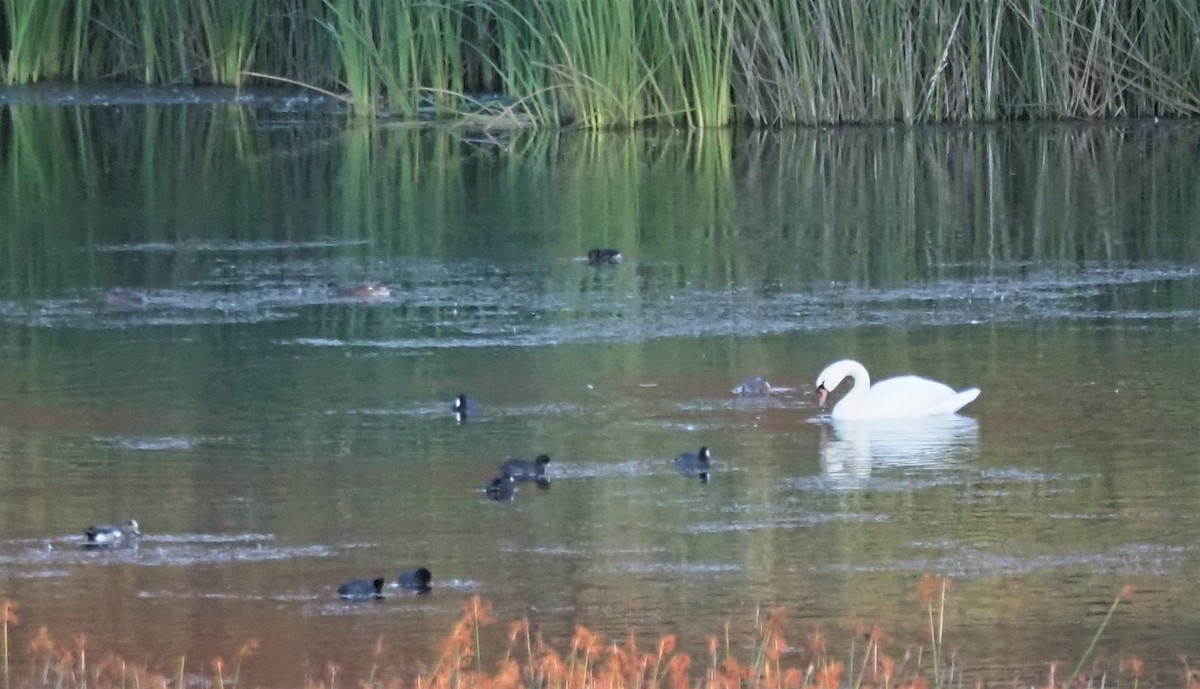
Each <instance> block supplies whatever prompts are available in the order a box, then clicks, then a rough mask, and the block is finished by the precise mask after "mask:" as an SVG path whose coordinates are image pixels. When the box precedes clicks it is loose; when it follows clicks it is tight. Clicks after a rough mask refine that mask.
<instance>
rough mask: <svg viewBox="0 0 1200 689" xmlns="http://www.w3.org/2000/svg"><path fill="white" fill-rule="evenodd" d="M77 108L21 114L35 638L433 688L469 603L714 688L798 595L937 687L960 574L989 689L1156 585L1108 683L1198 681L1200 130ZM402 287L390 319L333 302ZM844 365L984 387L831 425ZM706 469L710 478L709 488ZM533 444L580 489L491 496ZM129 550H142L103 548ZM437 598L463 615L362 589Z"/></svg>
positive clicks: (0, 151) (11, 515)
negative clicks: (881, 418) (631, 129)
mask: <svg viewBox="0 0 1200 689" xmlns="http://www.w3.org/2000/svg"><path fill="white" fill-rule="evenodd" d="M56 98H57V100H56V99H55V98H52V99H50V101H51V102H46V101H45V100H37V99H36V98H35V99H32V100H28V101H21V102H8V104H7V105H6V106H5V109H4V110H2V111H0V227H2V228H3V230H2V231H0V237H2V241H0V265H2V266H3V269H2V270H0V595H2V596H3V597H7V598H11V599H13V600H16V601H17V602H18V603H20V605H21V610H20V613H21V617H22V620H23V622H25V624H24V625H23V626H22V627H19V628H18V629H17V633H18V642H19V643H22V644H25V645H27V643H28V639H29V638H30V637H31V636H32V633H33V628H34V627H36V626H37V625H42V624H45V625H48V626H49V627H50V629H51V632H52V633H54V634H56V635H58V636H59V637H60V638H62V639H70V638H73V635H75V634H79V633H84V634H87V635H88V638H89V639H90V641H89V646H90V647H91V648H92V649H99V650H101V651H103V652H113V653H117V654H119V655H121V656H123V657H125V658H128V659H130V660H133V661H136V662H139V663H149V664H150V665H151V666H152V667H157V668H159V669H163V670H168V669H170V668H171V667H173V666H174V665H175V664H177V662H178V658H179V657H180V656H183V655H186V656H187V658H188V659H189V662H195V663H196V664H197V665H198V666H201V665H203V664H204V663H205V662H207V660H208V659H211V658H213V657H215V656H218V655H222V656H224V657H226V658H229V657H231V656H232V655H233V653H234V652H235V651H236V650H237V649H238V647H240V646H241V645H242V643H244V642H245V641H246V640H247V639H250V638H256V639H257V640H258V641H259V642H260V643H261V645H262V647H261V650H260V651H259V652H258V654H257V655H256V656H255V657H254V658H253V659H251V660H250V661H249V662H248V664H247V666H246V668H245V670H244V675H245V677H246V678H248V681H250V682H251V683H253V684H255V685H263V686H285V685H289V686H290V685H294V684H296V683H298V682H299V681H301V679H302V678H303V677H305V676H311V675H313V674H316V675H320V674H321V673H322V672H323V667H324V665H325V663H326V662H328V661H333V662H336V663H338V664H339V665H341V666H342V667H343V672H345V673H347V674H346V676H348V677H349V676H361V675H362V674H363V673H365V671H366V667H367V665H368V664H369V663H370V658H371V653H372V650H373V646H374V642H375V639H376V638H377V637H378V636H379V635H381V634H382V635H384V636H385V637H386V639H387V642H388V647H389V653H390V654H391V655H392V656H394V658H395V659H396V662H398V663H400V664H406V663H413V662H416V661H418V660H425V661H431V660H433V659H434V658H435V657H436V649H437V643H438V641H440V640H441V638H442V637H443V636H444V635H445V634H446V633H448V631H449V629H450V626H451V624H452V622H453V621H454V620H455V619H457V617H458V616H459V614H460V606H461V605H462V604H463V603H464V602H465V601H466V600H468V599H469V598H470V597H471V596H472V595H476V594H478V595H480V596H482V597H483V598H484V599H486V600H488V601H490V602H491V603H492V604H493V605H494V607H495V614H496V615H497V617H498V618H500V619H501V620H502V621H510V620H515V619H519V618H521V617H525V616H528V617H529V619H530V620H531V622H532V623H533V624H534V626H535V627H536V628H537V629H539V630H540V631H541V632H542V633H543V634H544V635H545V636H546V637H547V638H548V639H550V640H553V641H559V642H561V641H562V640H564V639H568V638H569V637H570V635H571V634H572V633H573V631H574V625H575V624H576V623H582V624H585V625H588V626H589V627H591V628H593V629H595V630H597V631H601V632H603V633H605V634H606V635H607V636H608V637H609V638H618V639H619V638H623V637H624V635H625V634H626V633H627V632H629V631H634V632H637V633H638V634H639V635H641V637H642V638H643V639H645V640H647V641H649V640H650V639H651V638H654V637H655V636H656V635H658V634H661V633H666V632H677V633H678V634H679V635H680V641H681V643H682V644H683V645H684V647H685V648H688V649H689V650H692V651H694V652H695V653H697V654H701V655H702V654H703V653H704V649H705V648H706V646H707V638H708V635H710V634H723V633H724V629H725V625H726V623H728V624H729V625H730V630H731V634H732V637H733V639H734V640H735V641H738V640H741V642H744V643H745V644H748V643H749V642H750V640H751V631H752V629H753V625H754V616H755V614H756V611H758V610H760V609H766V608H768V607H772V606H777V605H782V606H786V608H787V609H788V611H789V615H788V622H787V629H788V633H789V638H790V640H791V641H792V642H793V643H794V644H795V645H796V646H800V645H802V641H803V638H804V637H805V635H806V634H808V633H809V632H811V631H813V630H815V629H818V628H819V629H823V630H825V631H826V633H827V634H828V636H829V638H830V645H831V651H833V652H834V653H836V654H838V655H840V656H843V657H847V656H848V655H849V651H850V648H851V638H852V637H853V636H854V634H855V629H856V625H858V624H861V623H873V622H878V623H880V624H881V625H882V626H883V627H884V628H885V629H886V630H887V631H888V632H889V633H890V634H891V636H892V638H893V639H894V642H893V643H894V647H893V648H894V649H900V651H899V653H902V649H903V648H904V647H906V646H909V645H913V644H915V643H917V641H918V639H920V638H921V635H922V634H923V632H924V629H925V628H926V626H927V619H926V618H925V614H926V608H925V607H924V606H923V605H922V603H921V602H920V600H919V599H918V596H917V593H916V588H917V584H918V582H919V581H920V580H921V579H922V577H923V576H925V575H926V574H934V575H938V576H946V577H949V578H950V579H951V581H952V588H951V591H950V598H949V605H948V613H947V619H946V631H945V639H946V642H945V643H946V646H947V648H948V649H950V650H953V651H954V652H955V653H956V654H957V656H956V657H957V664H958V666H959V668H960V669H962V670H964V671H965V672H966V673H967V677H969V678H974V677H984V678H990V679H994V680H998V681H999V680H1003V681H1009V680H1014V679H1021V680H1022V681H1030V682H1033V681H1038V680H1039V679H1040V678H1041V677H1042V676H1043V674H1044V673H1045V672H1046V670H1047V668H1048V667H1049V663H1050V662H1052V661H1061V662H1062V663H1063V664H1064V665H1067V666H1068V667H1067V668H1064V669H1060V671H1059V672H1060V673H1062V672H1066V671H1067V670H1069V667H1070V666H1073V665H1074V662H1075V661H1076V660H1077V659H1078V658H1079V657H1080V655H1081V654H1082V653H1083V650H1084V649H1085V648H1086V646H1087V644H1088V641H1089V640H1090V639H1091V637H1092V635H1093V634H1094V633H1095V631H1096V629H1097V628H1098V626H1099V624H1100V621H1101V619H1102V617H1103V614H1104V613H1105V611H1106V610H1107V609H1108V606H1109V604H1110V603H1111V601H1112V599H1113V598H1114V597H1115V596H1116V594H1117V592H1118V591H1119V590H1120V589H1121V587H1122V586H1123V585H1125V584H1133V585H1134V586H1136V587H1137V594H1136V596H1135V598H1134V599H1133V601H1132V602H1131V603H1129V604H1127V605H1125V606H1123V607H1122V608H1120V610H1119V612H1118V614H1117V616H1116V618H1115V619H1114V620H1113V622H1112V623H1111V624H1110V626H1109V628H1108V630H1107V631H1106V633H1105V637H1104V639H1103V641H1102V643H1101V644H1100V657H1101V659H1102V662H1103V663H1104V664H1105V665H1104V667H1105V668H1107V669H1108V670H1109V671H1110V672H1114V671H1115V669H1116V666H1117V663H1118V662H1119V659H1120V657H1121V654H1124V655H1126V656H1127V655H1136V656H1139V657H1142V658H1143V659H1145V660H1146V662H1147V671H1148V672H1150V673H1153V674H1155V675H1156V676H1159V677H1172V678H1174V677H1178V673H1179V672H1180V671H1181V669H1182V668H1181V664H1180V661H1179V659H1178V658H1179V656H1180V655H1181V654H1190V655H1196V653H1197V652H1198V651H1200V649H1198V648H1197V647H1196V639H1197V638H1200V634H1198V632H1200V583H1198V580H1197V578H1196V577H1195V576H1193V572H1194V571H1195V568H1196V566H1197V564H1200V550H1198V549H1197V545H1196V528H1197V522H1198V521H1200V461H1198V460H1200V455H1198V452H1197V449H1196V448H1197V447H1198V446H1200V443H1198V441H1200V431H1198V423H1197V421H1198V420H1200V419H1198V413H1197V410H1198V409H1200V399H1198V397H1200V394H1198V392H1197V391H1200V364H1198V363H1197V356H1196V352H1197V344H1200V337H1198V334H1200V277H1198V274H1197V259H1198V258H1200V193H1198V192H1200V158H1198V157H1197V156H1196V155H1195V151H1196V150H1197V147H1198V146H1200V126H1198V125H1197V124H1195V123H1187V122H1124V123H1109V124H1104V125H1056V126H1019V127H1016V126H1004V127H979V128H931V129H918V130H906V129H890V128H880V129H844V130H843V129H831V130H800V131H787V132H772V133H732V132H711V133H704V134H695V133H691V134H689V133H684V132H641V133H636V134H588V133H582V132H569V133H565V134H560V135H544V134H543V135H536V134H523V133H522V134H508V133H495V132H485V131H468V130H462V129H446V130H442V129H428V130H414V129H412V128H407V127H402V126H386V125H385V126H383V127H376V128H371V127H366V126H363V125H362V124H361V123H355V122H353V121H351V122H347V121H345V120H344V119H341V118H340V117H339V116H338V115H336V114H329V113H319V112H317V111H316V109H306V108H305V107H296V106H295V104H294V103H293V102H292V101H288V100H286V99H273V98H270V97H263V98H261V99H256V98H249V99H244V100H243V101H242V102H241V103H239V104H236V105H235V104H230V103H229V102H228V101H227V100H226V99H221V98H214V99H200V100H199V101H196V102H187V101H178V100H176V99H167V102H150V103H149V104H146V103H144V102H143V103H139V102H137V101H136V99H135V100H133V101H130V102H126V100H124V99H121V100H118V101H116V102H111V103H107V104H100V105H95V104H93V105H86V106H80V105H76V104H72V103H70V102H63V101H67V100H68V99H66V98H63V97H61V96H58V97H56ZM149 100H151V101H153V100H154V99H149ZM100 101H101V103H103V99H100ZM609 246H612V247H617V248H619V249H621V251H622V252H623V255H624V258H625V260H624V261H623V262H622V263H621V264H620V265H616V266H589V265H587V263H586V261H584V260H583V257H584V256H585V254H586V253H587V251H588V250H589V249H591V248H595V247H609ZM366 281H374V282H380V283H385V284H387V285H390V286H391V287H392V290H393V293H392V295H391V296H390V297H384V298H376V299H362V298H355V297H352V296H342V295H341V292H340V291H339V289H338V288H337V287H336V286H345V285H353V284H357V283H361V282H366ZM331 285H334V287H331ZM113 289H125V290H137V291H139V292H140V293H141V294H144V295H145V297H146V301H145V303H144V304H139V303H129V302H124V301H122V300H120V299H113V298H110V297H108V296H107V295H108V292H109V290H113ZM843 357H853V358H856V359H858V360H860V361H862V362H864V363H865V364H866V365H867V366H868V368H869V369H870V370H871V372H872V373H873V374H874V375H875V376H877V377H884V376H888V375H893V374H899V373H909V372H918V373H921V374H923V375H927V376H929V377H932V378H935V379H938V380H942V381H945V382H947V383H949V384H951V385H953V386H955V387H959V388H962V387H971V386H976V387H979V388H981V389H982V390H983V393H982V395H981V396H980V397H979V399H978V400H977V401H975V402H973V403H972V404H971V405H970V406H968V407H967V408H966V409H965V410H964V413H963V415H962V416H960V417H955V418H952V419H949V420H946V421H942V422H937V423H922V424H899V425H896V424H889V425H870V426H866V427H864V426H862V425H861V424H859V425H850V426H847V425H839V424H834V423H832V422H830V421H829V420H828V418H827V417H826V416H825V415H824V414H823V413H822V411H821V410H820V409H818V408H817V405H816V398H815V395H814V392H813V390H812V387H813V382H814V378H815V376H816V374H817V373H818V372H819V371H820V370H821V369H822V368H823V367H824V366H825V365H826V364H828V363H829V362H831V361H834V360H836V359H839V358H843ZM754 375H762V376H764V377H766V378H767V379H768V380H769V381H770V382H771V384H772V385H773V386H775V389H774V390H773V391H772V393H771V394H769V395H767V396H765V397H760V398H739V397H735V396H734V395H733V394H732V393H731V388H732V387H733V386H735V385H737V384H738V383H739V382H740V381H742V380H743V379H746V378H749V377H751V376H754ZM460 393H466V394H469V395H471V396H472V397H474V398H476V399H478V400H479V403H480V410H479V414H477V415H472V416H470V417H468V418H467V419H466V420H465V421H463V422H460V421H459V420H457V419H456V418H455V417H454V415H452V414H451V413H450V403H451V400H452V399H453V398H454V397H455V396H456V395H458V394H460ZM841 394H844V390H838V391H836V392H835V393H834V397H835V398H837V397H839V396H840V395H841ZM701 446H707V447H709V448H711V450H712V453H713V468H712V471H711V477H710V480H709V481H708V482H707V483H703V482H701V481H699V480H697V479H696V478H689V477H685V476H681V475H680V474H679V473H677V472H676V470H675V466H674V464H673V462H672V460H673V458H674V457H675V456H676V455H677V454H679V453H681V452H685V451H692V452H694V451H696V450H697V449H698V448H700V447H701ZM540 453H546V454H548V455H550V457H551V462H550V464H549V465H548V466H547V476H548V478H549V482H550V487H549V489H545V490H539V489H538V488H536V487H534V486H533V484H521V485H520V486H519V487H518V492H517V494H516V497H515V499H514V500H512V501H511V502H501V503H497V502H494V501H491V500H488V499H487V497H486V496H485V495H484V494H483V493H482V492H481V488H482V487H483V486H484V485H485V484H487V483H488V481H489V480H490V479H491V477H492V476H494V475H495V474H496V471H497V465H498V464H499V463H500V462H502V461H503V460H504V459H506V458H507V457H510V456H518V457H525V458H532V457H533V456H535V455H537V454H540ZM131 517H133V518H136V519H137V520H138V521H139V523H140V525H141V528H142V531H143V532H144V536H143V537H142V539H141V543H140V547H138V548H136V549H128V550H114V551H91V550H85V549H82V548H81V547H80V543H81V541H82V539H83V535H82V532H83V528H84V527H86V526H87V525H89V524H92V523H96V522H120V521H123V520H125V519H128V518H131ZM418 565H424V566H427V567H429V568H430V569H431V570H432V572H433V575H434V582H433V583H434V589H433V591H432V593H430V594H428V595H423V596H413V595H405V594H402V593H401V592H397V591H388V598H387V599H385V600H384V601H381V602H379V603H375V604H365V605H352V604H346V603H343V602H341V601H340V600H338V598H337V595H336V588H337V585H338V584H339V583H340V582H341V581H343V580H346V579H350V578H359V577H366V578H371V577H375V576H383V577H388V578H393V577H395V575H396V573H397V572H398V571H399V570H400V569H402V568H405V567H411V566H418ZM503 626H504V625H498V626H497V628H496V629H495V630H493V631H494V632H495V633H494V635H493V637H494V638H493V637H489V639H490V640H491V643H493V645H494V649H493V650H492V653H491V654H490V656H489V657H490V658H493V659H494V658H496V657H498V656H499V654H500V653H501V652H502V649H503V638H502V637H503V635H504V630H503V629H501V628H500V627H503ZM21 635H24V636H21ZM25 645H22V646H21V648H25V647H26V646H25ZM93 652H96V651H95V650H93ZM899 653H898V654H899Z"/></svg>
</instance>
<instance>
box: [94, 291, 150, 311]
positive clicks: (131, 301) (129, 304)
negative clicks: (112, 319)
mask: <svg viewBox="0 0 1200 689" xmlns="http://www.w3.org/2000/svg"><path fill="white" fill-rule="evenodd" d="M149 303H150V298H149V297H147V296H146V295H145V294H143V293H142V292H139V291H137V290H133V289H125V288H123V287H116V288H113V289H110V290H108V291H107V292H105V293H104V304H105V305H106V306H111V307H112V308H114V309H144V308H146V306H147V305H148V304H149Z"/></svg>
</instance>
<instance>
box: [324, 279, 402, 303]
mask: <svg viewBox="0 0 1200 689" xmlns="http://www.w3.org/2000/svg"><path fill="white" fill-rule="evenodd" d="M329 289H331V290H332V291H333V293H334V294H336V295H337V296H339V297H347V298H349V299H363V300H373V299H388V298H390V297H391V296H392V288H391V287H389V286H387V285H382V284H380V283H378V282H364V283H362V284H359V285H351V286H349V287H339V286H338V285H337V284H336V283H332V282H331V283H329Z"/></svg>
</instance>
